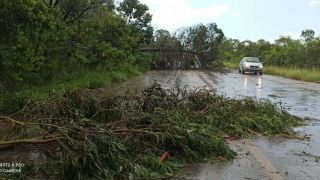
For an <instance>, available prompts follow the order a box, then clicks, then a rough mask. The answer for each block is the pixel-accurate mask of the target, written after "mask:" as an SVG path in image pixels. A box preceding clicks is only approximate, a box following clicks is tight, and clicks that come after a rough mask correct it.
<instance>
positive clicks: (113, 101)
mask: <svg viewBox="0 0 320 180" xmlns="http://www.w3.org/2000/svg"><path fill="white" fill-rule="evenodd" d="M99 98H100V99H99ZM0 121H7V122H10V123H12V124H14V126H12V127H11V128H12V129H10V127H8V132H10V134H8V135H5V136H4V137H3V139H2V141H1V143H0V149H1V147H2V146H6V148H7V150H8V151H10V147H15V146H18V145H19V144H20V143H19V142H21V141H23V140H24V142H29V143H25V144H37V146H36V147H41V148H40V149H39V151H41V150H42V151H44V152H51V153H50V154H48V155H47V161H41V162H34V164H33V165H30V166H28V169H23V170H22V171H23V173H21V174H13V175H12V174H8V175H7V176H10V177H8V178H12V177H11V176H19V178H21V179H24V178H27V177H28V178H30V177H34V176H35V173H34V172H37V175H39V174H42V175H43V176H44V177H51V178H57V179H157V178H158V179H164V178H170V177H173V176H174V174H175V172H177V171H179V170H180V169H181V168H182V167H183V166H184V165H185V164H186V163H188V162H204V161H206V160H208V158H210V157H213V159H215V160H230V159H233V158H234V156H235V155H236V152H233V151H232V150H231V149H230V148H229V146H228V144H227V143H226V141H225V139H224V138H228V137H232V138H243V137H250V136H251V135H252V133H253V132H255V133H253V134H256V133H260V134H262V135H273V134H278V133H284V134H291V133H293V129H292V127H293V126H296V125H298V124H299V122H300V121H301V119H300V118H298V117H296V116H292V115H290V114H288V113H287V112H286V111H284V110H282V109H279V108H278V107H277V106H275V105H273V104H272V103H271V102H270V101H258V100H256V99H251V98H245V99H230V98H226V97H224V96H221V95H217V94H216V93H215V92H213V91H208V90H203V89H199V90H194V91H187V90H186V89H183V88H182V89H181V88H174V89H169V90H166V89H163V88H161V87H160V85H159V84H153V85H152V86H151V87H149V88H147V89H145V90H144V91H142V92H141V93H140V94H139V95H136V96H127V95H124V96H118V97H105V98H102V99H101V97H97V96H96V94H94V93H93V94H92V95H88V94H87V95H86V96H83V94H82V93H81V91H70V92H66V93H65V94H62V95H61V94H58V95H57V96H56V97H55V98H54V99H52V98H51V99H50V100H46V101H41V102H36V103H30V104H28V106H26V107H25V108H23V109H21V110H18V111H17V112H16V114H15V116H10V117H8V116H3V115H2V116H1V115H0ZM43 137H46V138H45V139H44V138H43ZM48 138H50V139H52V141H51V142H50V143H51V144H50V145H46V143H43V142H44V141H46V140H47V139H48ZM26 139H27V140H29V141H27V140H26ZM31 140H32V141H31ZM25 147H28V146H25ZM8 148H9V149H8ZM164 152H169V153H170V157H168V159H167V160H166V161H163V162H161V161H160V160H159V159H160V157H161V155H162V154H164ZM27 155H28V154H27ZM19 157H22V156H21V155H20V156H19ZM16 160H17V159H16ZM18 161H19V159H18ZM19 162H23V161H21V160H20V161H19Z"/></svg>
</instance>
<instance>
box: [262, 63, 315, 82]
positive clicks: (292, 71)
mask: <svg viewBox="0 0 320 180" xmlns="http://www.w3.org/2000/svg"><path fill="white" fill-rule="evenodd" d="M264 72H265V73H266V74H271V75H277V76H283V77H286V78H291V79H296V80H302V81H309V82H320V70H319V69H311V68H310V69H306V68H286V67H276V66H268V67H265V68H264Z"/></svg>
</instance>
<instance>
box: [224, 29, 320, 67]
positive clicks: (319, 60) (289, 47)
mask: <svg viewBox="0 0 320 180" xmlns="http://www.w3.org/2000/svg"><path fill="white" fill-rule="evenodd" d="M221 50H222V51H223V53H222V54H221V57H220V59H221V60H222V61H229V62H234V63H239V61H240V60H241V58H242V57H245V56H255V57H259V58H260V59H261V60H262V61H263V62H264V63H265V64H267V65H274V66H281V67H296V68H320V36H318V37H316V36H315V32H314V30H311V29H306V30H303V31H302V32H301V35H300V38H299V39H293V38H292V37H290V36H280V37H279V38H278V39H276V40H275V41H274V42H273V43H271V42H269V41H266V40H263V39H260V40H258V41H257V42H253V41H249V40H246V41H239V40H237V39H227V38H226V39H224V41H223V43H222V44H221Z"/></svg>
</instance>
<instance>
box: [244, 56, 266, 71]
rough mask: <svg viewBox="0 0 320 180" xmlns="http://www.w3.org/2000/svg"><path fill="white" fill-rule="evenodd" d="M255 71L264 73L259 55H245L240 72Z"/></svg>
mask: <svg viewBox="0 0 320 180" xmlns="http://www.w3.org/2000/svg"><path fill="white" fill-rule="evenodd" d="M245 72H253V73H254V74H258V73H259V74H260V75H262V74H263V65H262V63H261V62H260V59H259V58H257V57H244V58H243V59H242V60H241V61H240V64H239V73H242V74H244V73H245Z"/></svg>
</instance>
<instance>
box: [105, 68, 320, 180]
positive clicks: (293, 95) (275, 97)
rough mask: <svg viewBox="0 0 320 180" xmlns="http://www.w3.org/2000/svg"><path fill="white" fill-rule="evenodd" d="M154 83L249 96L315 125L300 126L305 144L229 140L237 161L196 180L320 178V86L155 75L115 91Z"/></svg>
mask: <svg viewBox="0 0 320 180" xmlns="http://www.w3.org/2000/svg"><path fill="white" fill-rule="evenodd" d="M154 81H156V82H158V83H160V84H161V85H162V86H163V87H165V88H171V87H177V86H179V87H186V88H188V89H195V88H206V89H215V90H216V91H217V93H219V94H223V95H225V96H228V97H232V98H243V97H245V96H250V97H255V98H257V99H268V100H270V101H272V102H274V103H276V104H278V105H279V107H282V108H285V109H286V110H287V111H289V112H290V113H292V114H295V115H297V116H300V117H303V118H305V119H308V120H309V121H310V123H309V124H307V125H305V126H303V127H299V128H296V129H295V130H296V131H297V132H299V133H301V134H304V135H307V136H308V137H310V138H308V139H306V140H302V141H301V140H290V139H282V138H256V139H251V140H248V139H244V140H240V141H230V142H229V144H230V146H231V147H232V149H234V150H235V151H236V152H237V153H238V156H237V158H236V159H235V160H234V161H232V162H223V163H215V164H210V163H208V164H203V165H201V166H200V167H199V169H197V171H196V172H195V173H194V175H191V176H190V177H189V178H193V179H203V180H212V179H226V180H229V179H290V180H291V179H292V180H301V179H303V180H317V179H320V122H319V118H320V84H316V83H308V82H303V81H296V80H290V79H286V78H282V77H276V76H270V75H263V76H259V75H258V76H257V75H251V74H245V75H241V74H238V73H237V72H231V73H225V74H223V73H213V72H210V71H150V72H148V73H146V74H144V75H142V76H139V77H136V78H134V79H132V80H130V81H127V82H125V83H121V84H119V85H116V86H115V87H117V89H115V88H111V89H112V91H113V92H119V91H123V92H125V91H129V92H130V93H137V92H139V91H140V90H141V89H142V88H144V87H146V86H148V85H151V84H152V83H153V82H154Z"/></svg>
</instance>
